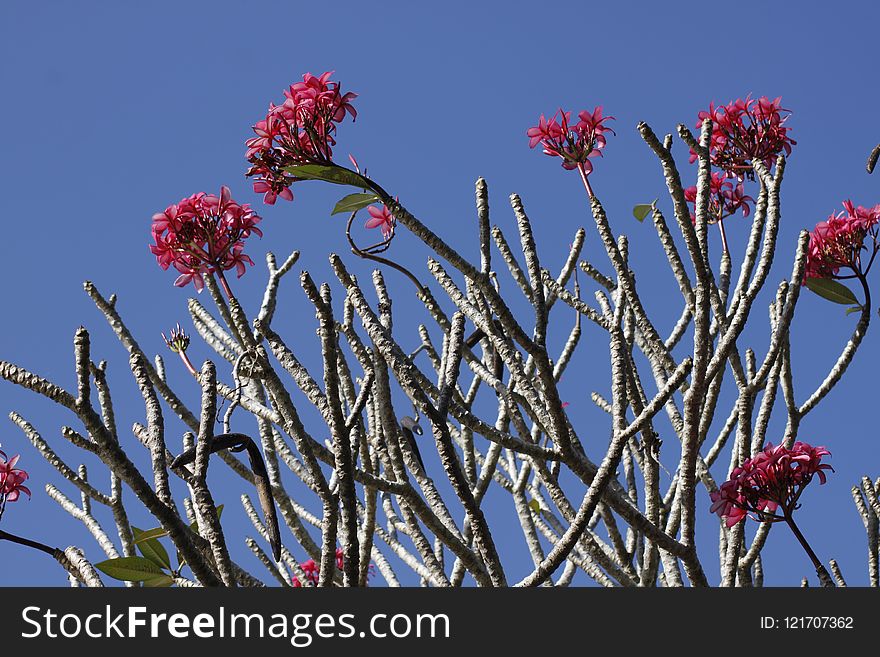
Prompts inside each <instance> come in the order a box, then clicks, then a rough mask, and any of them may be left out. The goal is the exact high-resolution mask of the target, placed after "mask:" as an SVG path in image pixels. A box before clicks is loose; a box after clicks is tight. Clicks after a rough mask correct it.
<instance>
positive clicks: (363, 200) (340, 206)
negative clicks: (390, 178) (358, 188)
mask: <svg viewBox="0 0 880 657" xmlns="http://www.w3.org/2000/svg"><path fill="white" fill-rule="evenodd" d="M378 200H379V199H378V198H376V195H375V194H364V193H361V192H358V193H356V194H349V195H348V196H346V197H344V198H341V199H339V202H338V203H336V207H334V208H333V212H331V213H330V216H333V215H334V214H339V213H340V212H357V211H358V210H362V209H364V208H365V207H367V206H368V205H370V204H371V203H375V202H376V201H378Z"/></svg>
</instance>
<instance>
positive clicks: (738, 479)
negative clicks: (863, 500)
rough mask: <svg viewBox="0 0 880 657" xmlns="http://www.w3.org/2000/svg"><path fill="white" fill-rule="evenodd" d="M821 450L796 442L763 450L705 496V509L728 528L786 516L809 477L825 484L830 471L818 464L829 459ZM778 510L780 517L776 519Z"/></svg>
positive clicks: (769, 446) (773, 520)
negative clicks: (708, 504) (751, 520)
mask: <svg viewBox="0 0 880 657" xmlns="http://www.w3.org/2000/svg"><path fill="white" fill-rule="evenodd" d="M830 454H831V452H829V451H828V450H827V449H826V448H825V447H813V446H812V445H808V444H807V443H804V442H800V441H798V442H796V443H795V444H794V445H792V446H791V448H790V449H789V448H786V447H784V446H782V445H777V446H776V447H774V446H773V444H772V443H768V444H767V446H766V447H765V448H764V449H763V450H762V451H760V452H758V453H757V454H756V455H755V456H753V457H752V458H750V459H746V460H745V461H744V462H743V464H742V465H740V466H739V467H737V468H734V469H733V472H731V473H730V479H728V480H727V481H725V482H724V483H723V484H721V486H720V487H719V488H718V490H716V491H713V492H711V493H710V494H709V496H710V497H711V499H712V506H711V508H710V509H709V510H710V511H711V512H712V513H717V514H718V515H719V516H720V517H722V518H725V519H726V523H727V526H728V527H733V526H734V525H735V524H737V523H738V522H740V521H741V520H743V519H744V518H745V517H746V516H747V515H752V516H753V517H754V518H755V519H756V520H759V521H769V522H775V521H778V520H783V519H785V517H787V516H790V515H791V514H792V513H793V512H794V510H795V509H797V508H798V507H799V506H800V505H799V504H798V499H799V498H800V496H801V493H803V491H804V488H805V487H806V486H807V484H809V483H810V482H811V481H812V479H813V476H818V477H819V483H820V484H824V483H825V481H826V476H825V472H824V471H825V470H832V471H833V468H832V467H831V466H830V465H828V464H827V463H822V457H823V456H829V455H830ZM779 507H782V510H783V514H784V515H783V516H778V515H776V513H775V512H776V509H778V508H779Z"/></svg>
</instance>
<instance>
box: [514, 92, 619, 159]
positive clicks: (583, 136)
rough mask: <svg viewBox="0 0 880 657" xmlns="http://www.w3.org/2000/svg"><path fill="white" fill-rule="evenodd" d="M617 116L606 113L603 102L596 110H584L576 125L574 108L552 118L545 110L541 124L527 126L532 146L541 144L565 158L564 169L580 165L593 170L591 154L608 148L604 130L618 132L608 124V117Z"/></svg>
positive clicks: (539, 121) (549, 152) (540, 120)
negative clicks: (572, 114)
mask: <svg viewBox="0 0 880 657" xmlns="http://www.w3.org/2000/svg"><path fill="white" fill-rule="evenodd" d="M613 118H614V117H613V116H602V107H601V106H599V107H597V108H596V109H594V110H593V111H592V112H587V111H586V110H585V111H583V112H580V113H579V114H578V119H579V120H578V122H577V123H576V124H575V125H574V126H572V125H571V112H564V111H562V109H560V110H559V111H557V112H556V114H554V115H553V118H551V119H550V120H549V121H548V120H547V119H546V117H545V116H544V115H543V114H542V115H541V118H540V119H538V125H536V126H535V127H533V128H529V129H528V130H526V135H527V136H528V138H529V148H534V147H535V146H537V145H538V144H541V146H542V147H543V149H544V154H545V155H549V156H551V157H559V158H562V167H563V168H564V169H568V170H572V169H576V168H578V167H579V166H580V167H583V169H584V172H585V173H587V174H589V173H590V172H591V171H592V170H593V165H592V163H591V162H590V161H589V158H592V157H596V156H601V155H602V150H603V149H604V148H605V143H606V140H605V134H604V133H606V132H611V133H612V134H614V131H613V130H612V129H611V128H609V127H608V126H606V125H605V121H608V120H610V119H613Z"/></svg>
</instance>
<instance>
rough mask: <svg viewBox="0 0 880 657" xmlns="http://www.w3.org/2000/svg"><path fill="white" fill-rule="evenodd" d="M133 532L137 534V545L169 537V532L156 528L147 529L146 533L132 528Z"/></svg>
mask: <svg viewBox="0 0 880 657" xmlns="http://www.w3.org/2000/svg"><path fill="white" fill-rule="evenodd" d="M132 530H133V531H134V533H135V536H134V544H135V545H137V544H138V543H140V542H142V541H148V540H150V539H151V538H163V537H165V536H168V532H167V531H165V530H164V529H162V528H161V527H156V528H154V529H147V530H146V531H142V530H140V529H135V528H134V527H132ZM138 532H140V533H138Z"/></svg>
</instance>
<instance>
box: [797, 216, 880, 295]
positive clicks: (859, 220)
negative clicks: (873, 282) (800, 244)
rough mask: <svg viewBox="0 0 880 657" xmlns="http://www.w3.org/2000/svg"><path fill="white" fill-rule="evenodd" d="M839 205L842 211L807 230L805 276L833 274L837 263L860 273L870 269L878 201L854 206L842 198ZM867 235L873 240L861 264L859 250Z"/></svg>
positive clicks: (874, 245)
mask: <svg viewBox="0 0 880 657" xmlns="http://www.w3.org/2000/svg"><path fill="white" fill-rule="evenodd" d="M843 208H844V209H843V211H842V212H839V213H837V214H832V215H831V216H830V217H828V219H827V220H826V221H821V222H819V223H818V224H816V227H815V228H814V229H813V230H812V232H811V233H810V247H809V252H808V253H807V268H806V272H805V278H834V277H835V276H837V273H838V271H840V268H841V267H845V268H849V269H852V270H853V271H854V272H858V273H859V274H861V275H864V274H866V273H867V272H868V269H870V267H871V264H872V262H873V260H874V256H875V255H876V254H877V250H878V248H880V245H878V243H877V226H878V222H880V205H875V206H874V207H873V208H864V207H862V206H861V205H860V206H858V207H854V206H853V204H852V201H844V202H843ZM868 236H870V237H871V239H872V241H873V244H872V246H871V248H870V249H867V250H869V251H870V252H871V254H870V257H869V259H868V262H867V264H866V265H865V266H864V267H863V262H862V251H864V250H866V247H865V238H866V237H868Z"/></svg>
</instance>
